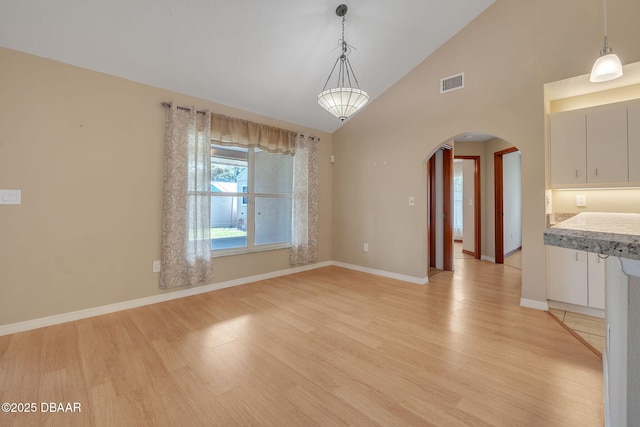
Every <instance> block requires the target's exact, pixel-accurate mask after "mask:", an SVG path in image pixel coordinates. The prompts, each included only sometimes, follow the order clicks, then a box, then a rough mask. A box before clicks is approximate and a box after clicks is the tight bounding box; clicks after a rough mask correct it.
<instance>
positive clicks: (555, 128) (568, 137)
mask: <svg viewBox="0 0 640 427" xmlns="http://www.w3.org/2000/svg"><path fill="white" fill-rule="evenodd" d="M549 140H550V144H551V147H550V159H549V165H550V170H551V185H566V184H584V183H586V182H587V179H586V165H587V124H586V115H585V113H584V112H575V111H569V112H565V113H558V114H553V115H551V116H550V120H549Z"/></svg>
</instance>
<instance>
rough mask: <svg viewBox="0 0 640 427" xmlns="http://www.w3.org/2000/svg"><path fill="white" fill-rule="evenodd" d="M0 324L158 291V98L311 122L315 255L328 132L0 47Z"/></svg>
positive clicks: (220, 269)
mask: <svg viewBox="0 0 640 427" xmlns="http://www.w3.org/2000/svg"><path fill="white" fill-rule="evenodd" d="M0 64H2V66H1V67H0V188H2V189H20V190H22V204H21V205H19V206H6V205H0V292H1V294H0V325H4V324H9V323H14V322H19V321H23V320H29V319H35V318H39V317H43V316H49V315H55V314H60V313H65V312H69V311H74V310H80V309H86V308H90V307H96V306H101V305H106V304H112V303H117V302H122V301H127V300H131V299H135V298H141V297H147V296H152V295H157V294H160V293H162V292H163V291H161V290H160V289H159V288H158V279H159V277H158V274H157V273H152V272H151V262H152V261H153V260H157V259H160V237H161V207H162V168H163V150H164V147H163V139H164V117H165V111H164V109H163V108H162V107H161V106H160V103H161V102H162V101H173V102H176V103H178V105H194V106H196V108H198V109H206V108H208V109H210V110H212V111H216V112H218V113H222V114H227V115H231V116H235V117H240V118H244V119H248V120H254V121H258V122H262V123H266V124H269V125H274V126H279V127H283V128H287V129H291V130H301V131H304V132H310V133H312V134H316V135H317V136H319V137H320V138H321V143H320V161H321V164H320V174H321V177H320V209H321V212H320V243H319V251H320V252H319V261H328V260H331V248H332V242H331V229H332V216H331V212H332V199H331V194H332V185H333V182H332V179H331V174H332V171H331V165H330V163H329V155H330V154H331V152H332V136H331V135H329V134H326V133H322V132H318V131H314V130H312V129H302V128H300V127H297V126H295V125H292V124H289V123H283V122H280V121H277V120H274V119H270V118H267V117H262V116H258V115H256V114H251V113H248V112H244V111H239V110H235V109H232V108H229V107H225V106H222V105H217V104H213V103H210V102H206V101H203V100H201V99H196V98H192V97H188V96H185V95H179V94H176V93H172V92H169V91H166V90H162V89H158V88H154V87H150V86H146V85H142V84H138V83H134V82H131V81H127V80H123V79H119V78H115V77H112V76H108V75H105V74H100V73H96V72H92V71H88V70H85V69H81V68H77V67H73V66H69V65H65V64H61V63H57V62H53V61H50V60H47V59H42V58H37V57H34V56H30V55H26V54H23V53H19V52H15V51H12V50H7V49H2V48H0ZM287 268H290V265H289V263H288V251H287V250H277V251H268V252H261V253H253V254H247V255H239V256H228V257H221V258H216V259H215V271H216V282H222V281H227V280H231V279H237V278H241V277H246V276H251V275H257V274H263V273H268V272H273V271H278V270H282V269H287Z"/></svg>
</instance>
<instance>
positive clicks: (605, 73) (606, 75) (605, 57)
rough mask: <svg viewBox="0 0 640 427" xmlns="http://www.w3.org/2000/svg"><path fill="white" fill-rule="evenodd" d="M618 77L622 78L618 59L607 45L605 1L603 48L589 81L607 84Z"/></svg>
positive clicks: (605, 3) (605, 0) (605, 9)
mask: <svg viewBox="0 0 640 427" xmlns="http://www.w3.org/2000/svg"><path fill="white" fill-rule="evenodd" d="M620 76H622V63H621V62H620V58H618V55H616V54H615V53H613V50H612V49H611V47H610V46H609V45H608V44H607V0H604V47H603V48H602V50H601V51H600V57H599V58H598V59H596V62H595V63H594V64H593V68H592V69H591V77H589V80H590V81H591V82H594V83H599V82H608V81H609V80H614V79H617V78H618V77H620Z"/></svg>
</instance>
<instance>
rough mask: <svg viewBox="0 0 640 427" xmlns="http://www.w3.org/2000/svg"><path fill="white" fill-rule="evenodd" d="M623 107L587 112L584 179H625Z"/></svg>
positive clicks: (624, 110) (625, 137)
mask: <svg viewBox="0 0 640 427" xmlns="http://www.w3.org/2000/svg"><path fill="white" fill-rule="evenodd" d="M627 168H628V165H627V109H626V108H624V107H622V108H621V107H615V108H609V109H605V110H597V111H592V112H589V113H588V114H587V182H588V183H600V182H611V183H613V182H627V181H628V180H629V173H628V169H627Z"/></svg>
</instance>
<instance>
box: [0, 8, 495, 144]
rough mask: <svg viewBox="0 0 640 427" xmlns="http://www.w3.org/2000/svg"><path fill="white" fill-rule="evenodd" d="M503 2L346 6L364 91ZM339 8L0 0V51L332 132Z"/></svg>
mask: <svg viewBox="0 0 640 427" xmlns="http://www.w3.org/2000/svg"><path fill="white" fill-rule="evenodd" d="M493 2H494V0H394V1H393V2H391V1H388V0H350V1H348V2H347V1H345V3H346V4H347V5H348V6H349V11H348V13H347V22H346V27H345V39H346V40H347V42H348V43H349V44H351V45H352V46H354V47H355V48H356V49H357V50H354V51H353V52H352V54H351V55H350V57H349V59H350V61H351V64H352V66H353V68H354V71H355V72H356V76H357V78H358V81H359V83H360V87H361V88H362V89H363V90H366V91H367V92H368V93H369V95H370V97H371V100H373V99H375V98H376V97H377V96H379V95H380V94H381V93H382V92H384V91H385V90H386V89H388V88H389V87H390V86H391V85H393V84H394V83H395V82H397V81H398V80H399V79H400V78H402V77H403V76H404V75H405V74H407V73H408V72H409V71H410V70H411V69H413V68H414V67H415V66H416V65H418V64H419V63H420V62H422V61H423V60H424V59H425V58H426V57H428V56H429V55H430V54H431V53H432V52H433V51H435V50H436V49H437V48H438V47H439V46H441V45H442V44H443V43H444V42H445V41H447V40H448V39H449V38H451V37H452V36H453V35H454V34H455V33H457V32H458V31H459V30H460V29H461V28H463V27H464V26H465V25H467V24H468V23H469V22H470V21H471V20H473V19H474V18H475V17H476V16H478V15H479V14H480V13H482V11H484V10H485V9H486V8H487V7H489V6H490V5H491V4H492V3H493ZM340 3H341V1H340V0H307V1H302V0H208V1H205V0H180V1H178V0H56V1H51V0H0V46H3V47H7V48H10V49H15V50H19V51H23V52H27V53H31V54H34V55H38V56H42V57H45V58H50V59H54V60H57V61H61V62H65V63H68V64H73V65H77V66H80V67H84V68H88V69H91V70H96V71H100V72H104V73H107V74H111V75H115V76H119V77H124V78H126V79H129V80H133V81H137V82H141V83H146V84H149V85H153V86H157V87H161V88H165V89H169V90H173V91H176V92H180V93H184V94H188V95H192V96H196V97H199V98H204V99H207V100H210V101H214V102H218V103H221V104H224V105H228V106H232V107H237V108H240V109H243V110H246V111H251V112H255V113H259V114H263V115H266V116H269V117H273V118H276V119H280V120H285V121H288V122H291V123H295V124H298V125H302V126H307V127H311V128H314V129H319V130H323V131H327V132H333V131H335V130H336V129H337V128H339V127H340V125H341V122H340V121H339V120H338V119H336V118H335V117H333V116H332V115H330V114H329V113H328V112H326V111H324V110H323V109H322V108H321V107H320V106H319V105H318V104H317V102H316V97H317V94H318V92H320V91H321V90H322V87H323V86H324V83H325V81H326V79H327V77H328V76H329V72H330V71H331V67H332V66H333V64H334V62H335V60H336V58H337V56H338V54H339V50H338V49H337V46H338V39H339V38H340V32H341V18H339V17H338V16H336V14H335V9H336V7H337V6H338V5H339V4H340ZM0 69H1V65H0ZM453 71H455V72H457V71H461V70H453ZM442 77H446V76H442ZM434 84H439V82H434ZM370 102H371V101H370ZM365 108H366V107H365Z"/></svg>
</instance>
